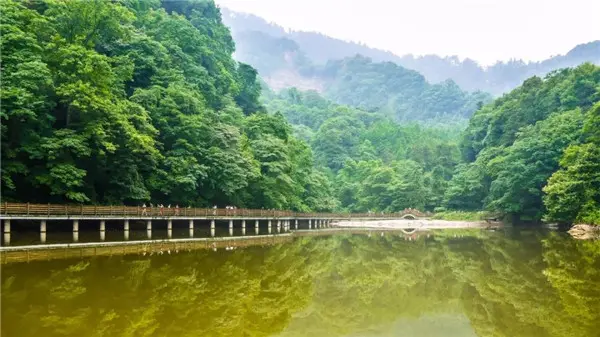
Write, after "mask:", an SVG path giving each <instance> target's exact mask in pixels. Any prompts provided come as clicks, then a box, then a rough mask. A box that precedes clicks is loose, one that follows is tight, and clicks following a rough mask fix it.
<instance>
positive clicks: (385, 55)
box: [222, 8, 600, 95]
mask: <svg viewBox="0 0 600 337" xmlns="http://www.w3.org/2000/svg"><path fill="white" fill-rule="evenodd" d="M222 11H223V20H224V22H225V24H226V25H227V26H229V27H231V29H232V34H233V37H234V39H235V41H236V43H237V46H238V52H237V54H236V57H237V58H238V59H239V60H242V61H244V62H247V63H249V64H252V65H255V66H256V67H257V69H258V70H259V71H260V73H261V74H263V73H264V74H268V73H274V72H276V71H277V70H279V69H282V68H280V67H281V65H282V64H281V63H264V64H263V63H256V64H255V63H254V60H257V59H265V58H283V57H284V55H286V53H287V52H289V50H283V51H282V50H281V49H278V48H271V47H270V46H272V45H274V44H287V45H291V44H292V43H293V45H294V47H293V50H294V54H296V55H299V54H301V55H302V57H303V58H305V59H308V60H310V61H311V62H312V63H314V64H315V65H324V64H326V63H327V62H328V61H331V60H342V59H345V58H349V57H354V56H355V55H357V54H359V55H362V56H364V57H368V58H370V59H372V60H373V61H374V62H393V63H396V64H398V65H400V66H402V67H405V68H408V69H412V70H416V71H417V72H419V73H421V74H422V75H423V76H425V78H426V79H427V81H429V82H431V83H440V82H444V81H446V80H448V79H451V80H453V81H454V82H455V83H456V84H458V86H459V87H460V88H462V90H466V91H484V92H489V93H492V94H494V95H501V94H502V93H505V92H508V91H510V90H511V89H513V88H515V87H517V86H519V85H520V84H521V83H522V82H523V81H524V80H526V79H527V78H529V77H532V76H542V77H543V76H545V75H546V74H547V73H549V72H551V71H553V70H556V69H560V68H566V67H575V66H578V65H580V64H582V63H585V62H592V63H595V64H600V41H593V42H590V43H587V44H581V45H578V46H575V47H574V48H573V49H572V50H570V51H568V52H567V53H566V54H565V55H557V56H553V57H551V58H549V59H547V60H543V61H540V62H524V61H522V60H510V61H507V62H497V63H496V64H494V65H492V66H490V67H482V66H481V65H479V64H477V62H475V61H473V60H471V59H469V58H466V59H464V60H461V59H460V58H458V57H456V56H438V55H424V56H415V55H410V54H409V55H404V56H398V55H395V54H393V53H391V52H388V51H384V50H380V49H375V48H370V47H368V46H366V45H364V44H361V43H355V42H350V41H342V40H339V39H335V38H332V37H329V36H326V35H323V34H320V33H316V32H302V31H286V30H285V29H283V28H282V27H280V26H278V25H276V24H273V23H268V22H267V21H265V20H264V19H262V18H260V17H257V16H255V15H251V14H245V13H236V12H233V11H230V10H228V9H226V8H224V9H222ZM256 34H260V35H262V38H261V39H260V40H256V39H253V38H249V37H251V36H256ZM284 41H285V42H284ZM291 65H294V63H292V64H291ZM302 65H305V63H304V62H303V63H302ZM289 67H290V64H286V65H285V67H284V68H283V69H286V70H287V71H286V73H285V76H287V77H288V78H287V80H288V84H292V85H294V84H295V82H296V83H297V81H298V80H299V79H298V77H297V76H292V75H291V73H290V71H289V69H288V68H289ZM282 75H283V74H282Z"/></svg>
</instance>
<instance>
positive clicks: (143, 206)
mask: <svg viewBox="0 0 600 337" xmlns="http://www.w3.org/2000/svg"><path fill="white" fill-rule="evenodd" d="M142 215H148V212H147V211H146V203H144V204H143V205H142Z"/></svg>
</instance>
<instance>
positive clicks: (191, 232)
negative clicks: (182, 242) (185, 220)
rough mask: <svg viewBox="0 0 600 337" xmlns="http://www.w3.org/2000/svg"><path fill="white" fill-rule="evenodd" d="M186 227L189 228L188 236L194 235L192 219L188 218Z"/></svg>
mask: <svg viewBox="0 0 600 337" xmlns="http://www.w3.org/2000/svg"><path fill="white" fill-rule="evenodd" d="M188 228H189V232H190V238H193V237H194V220H190V222H189V224H188Z"/></svg>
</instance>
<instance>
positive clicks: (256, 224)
mask: <svg viewBox="0 0 600 337" xmlns="http://www.w3.org/2000/svg"><path fill="white" fill-rule="evenodd" d="M258 225H259V222H258V220H256V221H254V233H256V235H258V233H259V230H258Z"/></svg>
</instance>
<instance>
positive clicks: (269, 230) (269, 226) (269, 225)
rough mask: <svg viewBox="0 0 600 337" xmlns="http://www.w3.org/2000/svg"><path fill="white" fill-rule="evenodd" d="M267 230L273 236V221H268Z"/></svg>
mask: <svg viewBox="0 0 600 337" xmlns="http://www.w3.org/2000/svg"><path fill="white" fill-rule="evenodd" d="M267 229H268V232H269V234H271V220H269V221H267Z"/></svg>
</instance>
